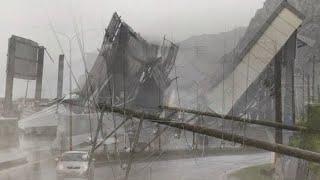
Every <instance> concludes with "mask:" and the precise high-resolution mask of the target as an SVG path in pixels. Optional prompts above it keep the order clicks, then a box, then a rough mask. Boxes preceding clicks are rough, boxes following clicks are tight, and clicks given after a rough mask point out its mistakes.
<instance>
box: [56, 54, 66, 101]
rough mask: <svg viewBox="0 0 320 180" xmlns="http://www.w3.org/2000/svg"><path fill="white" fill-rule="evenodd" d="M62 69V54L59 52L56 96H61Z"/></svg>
mask: <svg viewBox="0 0 320 180" xmlns="http://www.w3.org/2000/svg"><path fill="white" fill-rule="evenodd" d="M63 69H64V54H60V56H59V65H58V84H57V98H62V90H63Z"/></svg>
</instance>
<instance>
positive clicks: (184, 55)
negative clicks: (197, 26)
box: [173, 27, 246, 87]
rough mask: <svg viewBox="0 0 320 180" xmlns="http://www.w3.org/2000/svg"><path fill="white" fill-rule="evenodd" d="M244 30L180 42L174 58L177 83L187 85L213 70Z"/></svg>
mask: <svg viewBox="0 0 320 180" xmlns="http://www.w3.org/2000/svg"><path fill="white" fill-rule="evenodd" d="M245 30H246V28H244V27H240V28H236V29H234V30H231V31H229V32H223V33H219V34H203V35H198V36H192V37H190V38H188V39H186V40H184V41H182V42H180V43H179V46H180V49H179V53H178V56H177V60H176V62H177V76H179V77H181V78H180V79H179V83H181V85H182V86H183V87H188V86H190V85H191V84H192V83H193V81H197V82H199V81H200V80H201V79H203V78H205V77H206V76H208V74H211V73H212V72H214V71H215V70H216V68H217V67H218V66H216V64H217V63H218V62H219V59H220V58H221V57H222V56H223V55H224V54H226V53H228V52H230V51H231V50H232V49H233V48H234V47H235V45H236V44H237V43H238V41H239V39H240V38H241V37H242V36H243V34H244V32H245ZM173 76H174V74H173Z"/></svg>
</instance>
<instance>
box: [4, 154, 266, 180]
mask: <svg viewBox="0 0 320 180" xmlns="http://www.w3.org/2000/svg"><path fill="white" fill-rule="evenodd" d="M156 158H157V157H153V158H151V159H150V161H149V162H141V163H139V162H138V163H135V164H134V165H133V167H132V171H131V172H130V176H129V180H163V179H174V180H207V179H208V180H209V179H210V180H212V179H216V180H219V179H226V175H227V174H228V173H230V172H232V171H235V170H238V169H241V168H244V167H248V166H253V165H259V164H264V163H269V162H271V153H255V154H247V155H246V154H244V155H243V154H242V155H222V156H211V157H204V158H191V159H175V160H166V161H164V160H161V159H160V160H159V159H156ZM124 173H125V169H122V168H121V167H120V165H119V164H115V165H112V166H111V165H106V166H98V167H96V169H95V180H106V179H108V180H109V179H110V180H112V179H121V177H123V175H124ZM55 179H56V173H55V162H54V160H53V159H52V158H51V157H48V158H47V159H43V160H41V161H39V163H35V164H27V165H23V166H20V167H15V168H10V169H6V170H2V171H0V180H55Z"/></svg>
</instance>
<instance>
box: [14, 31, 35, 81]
mask: <svg viewBox="0 0 320 180" xmlns="http://www.w3.org/2000/svg"><path fill="white" fill-rule="evenodd" d="M9 43H10V44H9V47H10V48H14V54H13V56H14V57H12V58H10V59H11V60H13V61H14V77H15V78H19V79H28V80H35V79H36V77H37V60H38V49H39V46H38V43H36V42H34V41H31V40H29V39H25V38H21V37H18V36H12V37H11V38H10V41H9ZM9 55H10V54H9Z"/></svg>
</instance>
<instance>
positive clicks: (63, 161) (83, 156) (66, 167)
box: [56, 151, 95, 180]
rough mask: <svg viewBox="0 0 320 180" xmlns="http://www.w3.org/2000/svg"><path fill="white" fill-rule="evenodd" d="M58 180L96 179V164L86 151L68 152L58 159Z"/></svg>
mask: <svg viewBox="0 0 320 180" xmlns="http://www.w3.org/2000/svg"><path fill="white" fill-rule="evenodd" d="M56 161H57V166H56V172H57V180H63V179H64V178H82V179H88V180H93V179H94V162H95V160H94V159H93V160H92V161H90V160H89V153H88V152H85V151H67V152H65V153H63V154H62V155H61V156H60V157H58V158H57V159H56Z"/></svg>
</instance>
